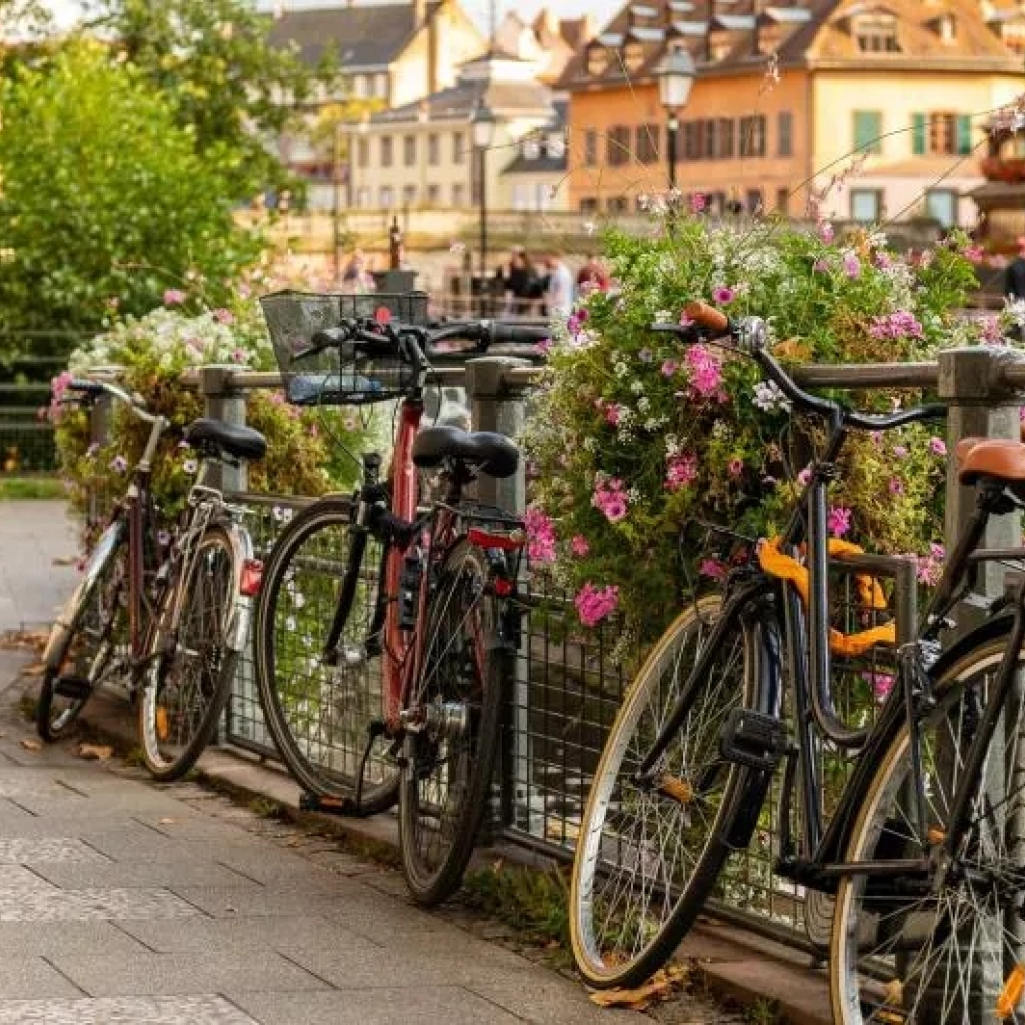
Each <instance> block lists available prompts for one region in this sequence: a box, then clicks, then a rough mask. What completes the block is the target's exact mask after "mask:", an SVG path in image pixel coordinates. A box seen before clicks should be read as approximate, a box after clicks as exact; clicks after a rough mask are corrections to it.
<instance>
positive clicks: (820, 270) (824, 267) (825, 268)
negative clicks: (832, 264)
mask: <svg viewBox="0 0 1025 1025" xmlns="http://www.w3.org/2000/svg"><path fill="white" fill-rule="evenodd" d="M811 269H812V270H813V271H814V272H815V273H816V274H828V273H829V261H828V260H816V261H815V262H814V263H813V264H812V265H811Z"/></svg>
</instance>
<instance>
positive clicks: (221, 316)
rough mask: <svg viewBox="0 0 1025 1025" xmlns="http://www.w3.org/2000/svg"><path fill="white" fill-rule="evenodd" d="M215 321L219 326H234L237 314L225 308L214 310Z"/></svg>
mask: <svg viewBox="0 0 1025 1025" xmlns="http://www.w3.org/2000/svg"><path fill="white" fill-rule="evenodd" d="M214 320H216V321H217V323H218V324H234V323H235V314H234V313H232V312H231V310H225V309H223V308H222V309H219V310H214Z"/></svg>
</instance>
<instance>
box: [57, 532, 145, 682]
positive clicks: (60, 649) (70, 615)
mask: <svg viewBox="0 0 1025 1025" xmlns="http://www.w3.org/2000/svg"><path fill="white" fill-rule="evenodd" d="M125 528H126V524H125V521H124V520H123V519H120V518H119V519H116V520H114V522H113V523H111V524H110V526H108V527H107V529H106V530H104V532H103V533H102V534H101V535H100V539H99V540H98V541H97V542H96V546H95V547H94V548H93V550H92V553H91V554H90V556H89V558H88V560H87V561H86V564H85V568H84V569H83V571H82V579H81V580H80V581H79V582H78V585H77V586H76V587H75V590H74V591H73V592H72V593H71V597H70V598H68V600H67V601H66V602H65V603H64V607H63V608H62V609H61V611H60V613H59V615H58V616H57V619H56V620H55V621H54V624H53V626H52V627H51V629H50V636H49V638H47V641H46V649H45V651H44V652H43V664H44V665H45V666H46V668H47V669H56V668H57V667H58V666H59V665H60V661H61V659H62V658H63V657H64V648H65V645H66V644H67V641H68V636H69V634H70V633H71V630H72V628H73V627H74V625H75V616H76V613H77V612H78V609H79V607H80V606H81V604H82V602H83V601H85V599H86V597H87V596H88V595H89V593H90V592H91V591H92V589H93V588H94V587H95V586H96V581H97V579H98V578H99V576H100V573H101V572H102V571H103V568H104V567H105V566H106V565H107V562H108V561H109V560H110V559H111V558H112V557H113V555H114V553H115V552H116V551H117V548H118V545H120V544H121V541H122V539H123V537H124V533H125Z"/></svg>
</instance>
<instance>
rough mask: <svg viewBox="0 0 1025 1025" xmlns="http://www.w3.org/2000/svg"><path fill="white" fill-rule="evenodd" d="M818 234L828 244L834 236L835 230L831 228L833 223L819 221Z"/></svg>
mask: <svg viewBox="0 0 1025 1025" xmlns="http://www.w3.org/2000/svg"><path fill="white" fill-rule="evenodd" d="M818 236H819V238H820V239H821V240H822V241H823V242H825V243H826V245H827V246H828V245H829V243H830V242H832V241H833V239H834V238H836V232H835V231H834V230H833V225H832V224H830V223H829V221H819V226H818Z"/></svg>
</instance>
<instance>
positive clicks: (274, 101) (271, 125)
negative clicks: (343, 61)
mask: <svg viewBox="0 0 1025 1025" xmlns="http://www.w3.org/2000/svg"><path fill="white" fill-rule="evenodd" d="M89 22H90V27H91V28H94V29H97V30H99V31H101V32H103V33H104V34H108V35H110V36H112V37H113V38H114V39H115V40H116V43H115V47H114V53H115V54H116V55H117V57H118V59H122V58H125V59H127V61H128V63H130V64H131V65H133V66H134V67H136V68H138V69H139V71H140V72H141V73H142V74H143V75H144V76H145V78H146V79H147V80H148V81H149V82H150V83H152V85H153V86H155V87H156V88H157V89H158V90H159V91H160V92H161V93H162V94H164V95H165V96H167V97H168V99H169V101H170V102H171V103H172V104H173V105H174V111H175V119H176V121H177V123H178V125H179V126H180V127H183V128H184V127H188V128H189V129H190V130H192V131H194V132H195V139H196V146H197V149H198V150H199V152H201V153H204V152H207V151H210V150H217V149H218V148H220V147H226V148H227V149H228V150H230V151H232V152H235V153H239V154H242V155H243V159H242V160H240V161H239V162H237V163H236V164H235V165H234V166H233V167H232V168H231V169H230V174H229V177H230V179H231V182H232V185H233V188H234V196H235V198H237V199H249V198H250V197H252V196H254V195H256V194H257V193H258V192H259V191H261V190H262V189H263V188H265V187H267V186H269V185H273V186H275V187H278V188H280V187H282V186H283V185H285V184H287V175H286V172H285V171H284V169H283V168H282V165H281V162H280V161H279V160H278V159H277V157H276V156H275V153H274V150H273V149H272V147H273V146H274V144H275V143H276V141H277V135H278V133H279V132H280V131H281V130H282V129H284V128H285V127H287V126H288V125H289V123H290V122H291V121H292V120H293V119H294V118H295V117H296V116H297V111H298V110H300V109H301V108H302V106H303V104H304V103H306V101H307V100H309V98H310V95H311V91H312V89H313V88H314V86H315V85H316V84H317V83H318V82H320V81H324V80H327V79H329V78H330V77H331V75H332V74H333V71H334V62H333V60H332V59H330V58H327V59H326V60H325V61H324V62H323V65H322V67H321V68H319V69H316V70H312V69H309V68H307V67H306V66H305V65H304V64H303V63H302V61H301V60H300V59H299V55H298V52H297V51H296V50H295V49H294V48H282V49H275V48H272V47H271V46H270V44H269V32H270V28H271V24H272V18H271V16H270V15H268V14H261V13H259V12H257V10H256V9H255V4H252V3H247V2H245V0H161V2H160V3H153V2H152V0H94V3H93V4H92V6H91V10H90V18H89Z"/></svg>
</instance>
